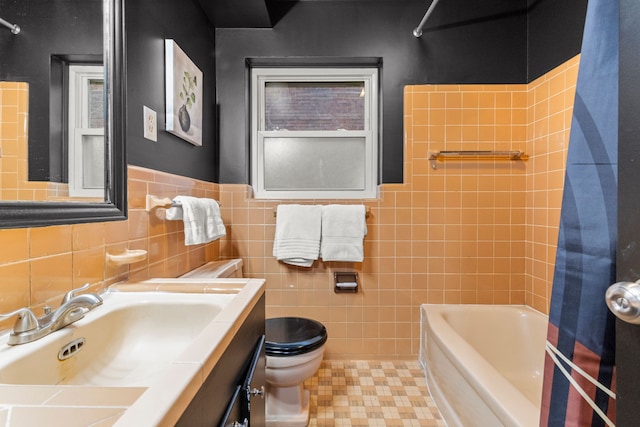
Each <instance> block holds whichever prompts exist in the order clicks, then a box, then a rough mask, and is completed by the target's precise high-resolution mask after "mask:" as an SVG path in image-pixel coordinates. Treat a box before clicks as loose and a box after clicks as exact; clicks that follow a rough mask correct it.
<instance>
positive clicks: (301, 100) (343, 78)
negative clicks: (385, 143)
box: [251, 68, 378, 199]
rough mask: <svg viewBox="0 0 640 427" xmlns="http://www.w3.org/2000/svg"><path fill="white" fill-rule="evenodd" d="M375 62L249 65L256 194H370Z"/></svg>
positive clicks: (374, 166) (375, 144)
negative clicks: (334, 65) (360, 65)
mask: <svg viewBox="0 0 640 427" xmlns="http://www.w3.org/2000/svg"><path fill="white" fill-rule="evenodd" d="M377 159H378V70H377V69H376V68H349V69H346V68H253V69H252V70H251V180H252V185H253V188H254V193H255V197H256V198H263V199H273V198H276V199H282V198H285V199H286V198H303V199H307V198H314V199H319V198H331V199H338V198H342V199H346V198H375V197H376V196H377V191H376V190H377V172H378V167H377V164H378V163H377V162H378V160H377Z"/></svg>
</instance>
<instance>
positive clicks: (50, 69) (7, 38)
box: [0, 0, 127, 228]
mask: <svg viewBox="0 0 640 427" xmlns="http://www.w3.org/2000/svg"><path fill="white" fill-rule="evenodd" d="M83 1H85V3H84V4H85V5H86V4H88V3H91V7H94V8H95V9H94V10H93V11H92V12H91V15H92V18H91V19H85V17H83V16H82V15H81V14H80V13H79V12H77V10H74V8H73V7H70V6H69V5H68V4H66V3H65V4H59V3H58V2H46V3H49V4H50V5H52V8H51V10H49V11H45V10H43V9H44V8H41V7H39V6H41V5H43V3H42V2H39V1H35V0H23V1H21V2H15V1H14V0H0V5H3V3H6V5H3V7H0V18H3V19H4V20H5V21H8V22H10V23H11V24H16V25H18V26H20V32H19V33H18V34H13V33H12V32H11V31H10V30H9V29H7V28H5V27H4V26H0V57H4V58H3V61H0V80H3V81H11V82H24V83H26V85H25V87H26V88H27V90H28V93H29V94H28V106H27V107H25V111H26V113H25V114H26V115H27V117H28V118H27V120H28V123H29V126H28V129H29V131H28V132H23V134H25V133H27V135H24V137H23V139H24V143H22V144H20V143H17V144H16V145H18V146H17V147H14V146H12V145H10V144H6V138H5V139H3V138H0V165H1V166H4V167H1V168H0V228H18V227H37V226H46V225H59V224H72V223H84V222H99V221H112V220H121V219H126V216H127V206H126V203H127V201H126V183H127V177H126V174H127V169H126V159H125V142H124V141H125V135H126V130H125V102H126V100H125V88H126V82H125V79H126V75H125V70H126V68H125V52H124V42H125V41H124V16H123V10H124V0H91V1H89V2H86V0H83ZM5 6H6V7H5ZM20 8H22V9H20ZM12 9H13V10H14V11H15V10H16V9H17V12H15V13H12V12H11V10H12ZM9 13H12V14H11V15H8V14H9ZM68 20H71V22H72V23H73V24H74V25H77V26H78V28H79V29H80V31H77V33H76V34H74V35H73V36H72V37H68V39H69V40H68V42H69V43H71V44H72V45H70V46H68V48H67V46H64V45H61V44H60V43H59V42H60V40H61V39H62V38H63V37H62V36H60V37H58V36H57V34H58V33H60V34H62V33H63V32H64V31H63V30H61V29H62V28H64V27H65V26H68V23H69V21H68ZM100 21H101V22H100ZM94 23H95V24H97V25H93V24H94ZM90 27H95V28H97V29H98V30H97V34H96V36H95V37H96V39H97V43H99V45H98V46H97V47H95V49H94V50H95V51H94V52H87V53H86V54H85V52H81V53H78V45H79V44H80V43H82V42H83V41H84V40H86V39H87V38H91V37H93V35H90V34H89V31H94V29H93V28H90ZM101 27H102V31H100V28H101ZM43 32H44V33H45V34H49V36H48V37H42V36H41V35H42V34H43ZM100 33H101V34H100ZM38 37H39V38H38ZM19 38H22V39H19ZM48 39H50V40H51V43H54V40H55V41H56V43H58V44H56V45H55V46H54V47H51V48H50V49H47V48H46V47H45V48H44V49H43V50H45V51H46V52H47V53H39V54H37V55H36V54H35V53H34V50H31V49H27V50H26V51H24V50H25V49H18V47H21V46H33V45H34V44H36V45H39V44H44V43H47V40H48ZM74 49H75V50H74ZM7 52H14V56H18V57H19V58H20V61H19V63H18V65H16V66H14V69H12V70H11V71H10V72H7V71H6V70H7V69H8V68H9V65H7V64H8V60H7V61H6V62H5V59H6V58H8V57H10V56H11V55H9V54H6V53H7ZM69 52H71V53H69ZM59 60H61V61H63V62H64V61H68V62H76V63H83V64H86V63H92V64H93V63H95V64H93V65H97V66H99V67H103V68H98V70H99V71H98V72H99V73H102V76H101V77H102V80H103V81H101V82H100V84H99V86H98V87H99V89H98V90H99V92H97V93H94V96H93V98H94V99H101V98H102V101H103V102H100V104H101V105H100V108H101V109H102V111H101V112H100V113H99V114H100V115H101V116H102V117H101V119H102V123H103V124H102V125H101V126H104V127H103V129H100V131H99V132H98V133H97V134H96V133H92V132H89V136H88V139H89V140H90V141H91V143H90V144H89V145H92V146H93V147H94V151H92V152H87V153H85V154H84V156H85V158H86V159H88V160H90V161H92V162H93V164H94V165H99V167H101V166H103V167H104V170H100V169H99V168H98V167H95V166H92V167H90V168H87V169H94V172H96V173H95V174H94V175H93V176H92V177H91V178H92V179H93V181H94V182H93V184H92V185H93V186H94V187H97V197H96V195H95V194H96V193H94V195H92V196H90V197H87V196H86V195H81V197H74V196H73V194H71V192H70V191H68V190H66V189H65V190H63V191H62V192H61V194H55V190H54V191H53V192H52V191H51V190H50V189H49V188H50V187H54V188H55V187H56V185H58V186H59V187H65V186H66V185H67V184H68V182H67V181H68V172H67V171H66V169H65V168H67V167H70V166H64V167H60V168H58V169H60V170H63V173H62V174H61V176H62V178H59V177H58V178H56V177H54V176H53V175H54V173H51V172H50V170H49V169H51V170H57V169H56V166H55V165H54V164H55V160H49V158H54V157H56V156H58V157H60V156H61V154H59V153H55V154H54V151H55V150H54V149H53V148H52V147H53V146H54V144H53V143H51V140H53V139H55V138H54V133H55V132H54V131H53V130H52V129H54V126H50V122H51V121H52V120H54V119H52V117H54V116H56V115H58V116H59V117H60V123H68V117H67V116H69V110H68V109H67V104H68V103H69V102H70V101H68V99H70V98H67V97H64V96H60V95H59V94H58V95H56V92H59V91H60V90H66V86H69V85H70V83H69V77H68V74H65V75H64V77H62V78H59V76H58V81H60V82H62V83H61V84H60V85H58V86H56V85H55V84H53V82H54V81H55V79H56V70H59V69H61V68H56V66H55V63H56V62H57V61H59ZM1 62H4V64H3V63H1ZM31 66H37V67H43V66H44V67H47V70H46V73H47V76H46V77H45V78H34V77H33V73H32V74H30V71H29V69H28V68H29V67H31ZM20 67H24V71H22V69H21V68H20ZM3 68H5V70H3ZM63 68H64V67H63ZM94 71H95V70H94ZM21 77H23V78H21ZM43 81H44V82H43ZM0 83H4V82H0ZM43 84H44V88H43ZM21 88H22V86H19V87H18V89H21ZM61 88H62V89H61ZM45 92H46V93H45ZM17 93H20V92H19V90H18V91H17ZM7 98H9V97H7ZM61 99H62V100H63V101H60V100H61ZM56 100H57V101H56ZM0 101H1V102H2V103H3V105H6V104H5V101H6V99H2V98H0ZM56 102H58V104H56ZM41 103H48V105H47V107H48V108H46V109H44V111H46V112H47V113H46V114H40V111H41V110H42V109H41V108H40V107H42V104H41ZM3 110H5V111H12V110H10V109H8V108H3ZM12 115H13V116H14V117H15V116H18V118H19V114H15V113H12V114H2V115H0V129H4V130H5V135H9V134H10V132H9V131H6V129H9V128H8V127H7V126H6V120H9V119H7V116H10V117H11V116H12ZM14 120H15V119H14ZM17 122H18V123H19V124H20V123H22V122H21V121H20V118H19V119H18V121H17ZM24 122H25V123H26V121H24ZM25 127H26V126H25ZM18 128H19V127H18ZM43 129H44V130H43ZM43 132H44V134H45V135H44V137H43V138H39V140H43V139H44V140H46V141H45V143H44V144H43V143H42V142H41V141H39V142H40V143H39V144H35V142H34V141H32V139H34V140H35V139H37V138H36V136H37V135H39V134H41V133H43ZM17 133H18V134H19V133H20V130H19V129H18V131H17ZM68 133H72V132H68ZM102 134H103V135H104V136H102ZM32 136H33V138H32ZM17 140H18V142H20V139H19V137H18V139H17ZM65 141H66V139H65ZM32 142H34V144H32ZM27 144H28V148H27V147H22V146H21V145H27ZM65 144H66V143H65ZM59 145H62V144H59ZM36 146H37V149H36V148H35V147H36ZM41 146H42V148H41ZM103 147H104V149H102V148H103ZM27 150H28V151H29V152H28V156H26V155H23V157H24V158H28V160H27V162H28V163H31V164H30V165H29V166H28V167H29V173H28V178H26V179H24V180H25V181H26V182H27V184H32V182H35V183H36V184H34V185H33V187H34V188H37V189H39V190H33V193H34V194H35V192H36V191H45V196H44V197H43V196H42V193H39V195H37V196H34V197H31V196H30V193H31V192H32V190H31V188H29V189H28V190H27V191H22V190H21V189H20V188H18V189H17V191H15V190H13V188H14V187H16V185H15V182H13V181H15V178H7V176H6V175H5V173H7V172H9V171H10V170H11V169H15V170H19V169H20V168H22V170H23V171H24V168H25V165H23V164H21V162H24V160H21V159H20V158H18V160H16V161H14V162H9V163H7V165H9V166H8V167H7V166H5V165H4V164H2V162H4V161H5V160H8V159H9V158H10V157H11V154H13V153H14V152H20V151H22V152H25V151H27ZM68 150H69V148H68V146H66V145H65V146H63V147H62V148H61V149H60V152H64V153H65V154H62V156H67V154H66V152H67V151H68ZM41 158H47V161H46V166H45V167H43V168H34V165H36V164H37V162H38V161H39V159H41ZM67 158H68V157H67ZM62 163H64V162H62ZM51 165H54V166H51ZM34 169H35V170H36V171H35V173H34V172H33V170H34ZM41 169H46V173H45V174H43V175H44V178H42V177H36V178H35V179H33V175H37V174H38V172H39V170H41ZM19 173H20V172H18V174H19ZM49 175H51V179H49ZM96 180H98V181H102V182H104V188H100V187H101V186H100V184H99V183H98V184H97V185H96V183H95V181H96ZM51 184H54V185H51ZM11 185H13V187H10V189H8V190H7V187H8V186H11ZM41 188H47V189H46V190H40V189H41ZM5 191H6V194H7V196H6V197H2V196H1V194H2V192H5ZM12 193H13V194H12ZM16 194H17V196H16Z"/></svg>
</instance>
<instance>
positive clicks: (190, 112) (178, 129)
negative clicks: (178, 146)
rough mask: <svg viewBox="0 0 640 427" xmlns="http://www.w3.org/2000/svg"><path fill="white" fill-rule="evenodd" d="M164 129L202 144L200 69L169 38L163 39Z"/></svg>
mask: <svg viewBox="0 0 640 427" xmlns="http://www.w3.org/2000/svg"><path fill="white" fill-rule="evenodd" d="M165 84H166V88H165V97H166V102H165V130H166V131H167V132H170V133H172V134H174V135H176V136H178V137H180V138H182V139H184V140H185V141H187V142H190V143H191V144H193V145H197V146H201V145H202V106H203V103H202V86H203V84H204V81H203V75H202V71H200V69H199V68H198V67H197V66H196V64H195V63H194V62H193V61H192V60H191V59H190V58H189V56H187V54H186V53H185V52H184V51H183V50H182V49H180V46H178V44H177V43H176V42H175V41H174V40H173V39H165Z"/></svg>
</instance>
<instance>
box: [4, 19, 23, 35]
mask: <svg viewBox="0 0 640 427" xmlns="http://www.w3.org/2000/svg"><path fill="white" fill-rule="evenodd" d="M0 24H1V25H4V26H5V27H7V28H8V29H10V30H11V32H12V33H13V34H18V33H19V32H20V27H18V25H17V24H12V23H10V22H7V21H5V20H4V19H2V18H0Z"/></svg>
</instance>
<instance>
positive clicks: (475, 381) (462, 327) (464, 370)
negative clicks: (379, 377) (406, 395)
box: [420, 304, 547, 427]
mask: <svg viewBox="0 0 640 427" xmlns="http://www.w3.org/2000/svg"><path fill="white" fill-rule="evenodd" d="M420 314H421V338H420V363H421V364H422V366H423V368H424V370H425V375H426V378H427V385H428V386H429V391H430V392H431V395H432V397H433V399H434V401H435V402H436V404H437V405H438V408H439V409H440V412H441V414H442V417H443V418H444V420H445V421H446V422H447V425H448V426H449V427H457V426H464V427H472V426H478V427H487V426H491V427H493V426H509V427H511V426H523V427H524V426H527V427H528V426H531V427H534V426H536V427H537V426H538V423H539V419H540V402H541V398H542V377H543V372H544V346H545V340H546V335H547V317H546V316H545V315H543V314H541V313H539V312H537V311H535V310H533V309H531V308H529V307H526V306H521V305H466V304H465V305H432V304H425V305H422V306H421V313H420Z"/></svg>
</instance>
